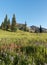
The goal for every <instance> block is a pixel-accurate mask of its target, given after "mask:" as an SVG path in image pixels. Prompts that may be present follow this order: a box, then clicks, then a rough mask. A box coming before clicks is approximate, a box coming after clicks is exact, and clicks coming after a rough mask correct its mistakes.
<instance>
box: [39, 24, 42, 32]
mask: <svg viewBox="0 0 47 65" xmlns="http://www.w3.org/2000/svg"><path fill="white" fill-rule="evenodd" d="M39 30H40V33H42V27H41V25H40V28H39Z"/></svg>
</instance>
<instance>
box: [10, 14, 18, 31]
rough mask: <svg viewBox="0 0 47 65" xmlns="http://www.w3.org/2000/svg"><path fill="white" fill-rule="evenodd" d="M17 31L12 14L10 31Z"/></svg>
mask: <svg viewBox="0 0 47 65" xmlns="http://www.w3.org/2000/svg"><path fill="white" fill-rule="evenodd" d="M16 30H17V29H16V18H15V14H13V17H12V24H11V31H13V32H15V31H16Z"/></svg>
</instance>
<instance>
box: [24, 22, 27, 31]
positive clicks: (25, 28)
mask: <svg viewBox="0 0 47 65" xmlns="http://www.w3.org/2000/svg"><path fill="white" fill-rule="evenodd" d="M26 30H27V23H26V21H25V27H24V31H26Z"/></svg>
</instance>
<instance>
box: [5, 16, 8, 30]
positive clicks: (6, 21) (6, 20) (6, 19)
mask: <svg viewBox="0 0 47 65" xmlns="http://www.w3.org/2000/svg"><path fill="white" fill-rule="evenodd" d="M7 23H8V17H7V15H6V16H5V19H4V29H5V30H6V27H7Z"/></svg>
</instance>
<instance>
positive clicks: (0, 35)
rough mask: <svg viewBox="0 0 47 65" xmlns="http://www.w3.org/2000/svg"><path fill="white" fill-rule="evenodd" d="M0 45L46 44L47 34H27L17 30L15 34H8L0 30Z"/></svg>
mask: <svg viewBox="0 0 47 65" xmlns="http://www.w3.org/2000/svg"><path fill="white" fill-rule="evenodd" d="M0 43H16V44H23V45H27V44H31V43H34V44H35V43H36V44H46V43H47V33H29V32H24V31H20V30H17V31H16V32H8V31H4V30H1V29H0Z"/></svg>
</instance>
